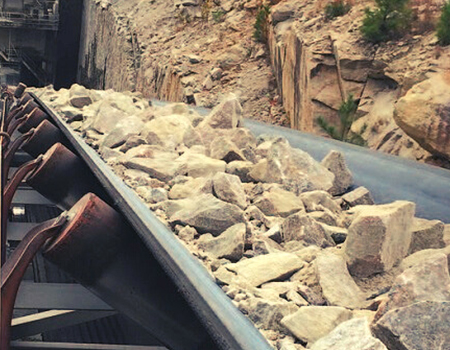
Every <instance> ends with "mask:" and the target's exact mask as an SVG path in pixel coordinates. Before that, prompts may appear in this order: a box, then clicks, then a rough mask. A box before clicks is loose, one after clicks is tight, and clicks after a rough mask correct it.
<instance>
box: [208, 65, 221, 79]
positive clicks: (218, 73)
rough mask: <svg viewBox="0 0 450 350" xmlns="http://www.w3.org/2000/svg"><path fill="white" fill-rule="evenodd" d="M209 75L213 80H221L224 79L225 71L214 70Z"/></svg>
mask: <svg viewBox="0 0 450 350" xmlns="http://www.w3.org/2000/svg"><path fill="white" fill-rule="evenodd" d="M209 74H210V75H211V78H212V79H213V80H220V78H222V74H223V70H222V69H221V68H214V69H212V70H211V72H210V73H209Z"/></svg>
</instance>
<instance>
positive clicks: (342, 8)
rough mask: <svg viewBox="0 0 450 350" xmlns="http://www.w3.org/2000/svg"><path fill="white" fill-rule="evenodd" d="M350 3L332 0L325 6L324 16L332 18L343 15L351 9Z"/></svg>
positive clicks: (342, 0)
mask: <svg viewBox="0 0 450 350" xmlns="http://www.w3.org/2000/svg"><path fill="white" fill-rule="evenodd" d="M351 7H352V6H351V5H350V4H349V3H348V2H345V1H344V0H334V1H332V2H329V3H328V4H327V5H326V6H325V17H326V18H327V19H333V18H336V17H339V16H343V15H345V14H346V13H347V12H348V11H350V9H351Z"/></svg>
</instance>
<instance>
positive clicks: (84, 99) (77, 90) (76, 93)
mask: <svg viewBox="0 0 450 350" xmlns="http://www.w3.org/2000/svg"><path fill="white" fill-rule="evenodd" d="M69 101H70V104H71V105H72V106H73V107H76V108H83V107H85V106H89V105H90V104H92V99H91V97H90V96H89V90H88V89H86V88H85V87H84V86H81V85H78V84H73V85H72V87H71V88H70V90H69Z"/></svg>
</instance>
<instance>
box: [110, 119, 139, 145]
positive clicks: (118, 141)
mask: <svg viewBox="0 0 450 350" xmlns="http://www.w3.org/2000/svg"><path fill="white" fill-rule="evenodd" d="M143 127H144V123H143V122H142V120H141V119H139V118H138V117H134V116H131V117H127V118H125V119H123V120H121V121H119V122H118V123H117V124H116V126H115V128H114V129H113V130H112V131H111V132H110V133H108V134H107V135H106V137H105V138H104V139H103V142H102V145H103V146H105V147H110V148H115V147H119V146H122V145H123V144H124V143H125V142H126V141H127V140H128V138H130V137H131V136H138V135H139V134H140V133H141V131H142V128H143Z"/></svg>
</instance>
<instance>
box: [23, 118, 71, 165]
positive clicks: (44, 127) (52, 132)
mask: <svg viewBox="0 0 450 350" xmlns="http://www.w3.org/2000/svg"><path fill="white" fill-rule="evenodd" d="M58 142H59V143H61V144H66V142H67V141H66V139H65V137H64V135H63V134H62V132H61V131H59V129H58V128H57V127H56V126H54V125H53V124H52V123H50V122H49V121H48V120H43V121H42V122H41V123H40V124H39V126H38V127H37V128H36V129H35V130H34V134H33V135H32V136H31V137H30V138H29V139H28V140H27V141H26V142H25V143H24V144H23V145H22V149H23V150H24V151H25V152H27V153H28V154H29V155H31V156H32V157H35V158H36V157H37V156H39V155H40V154H44V153H45V152H47V151H48V150H49V149H50V148H51V147H52V146H53V145H54V144H56V143H58Z"/></svg>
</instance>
